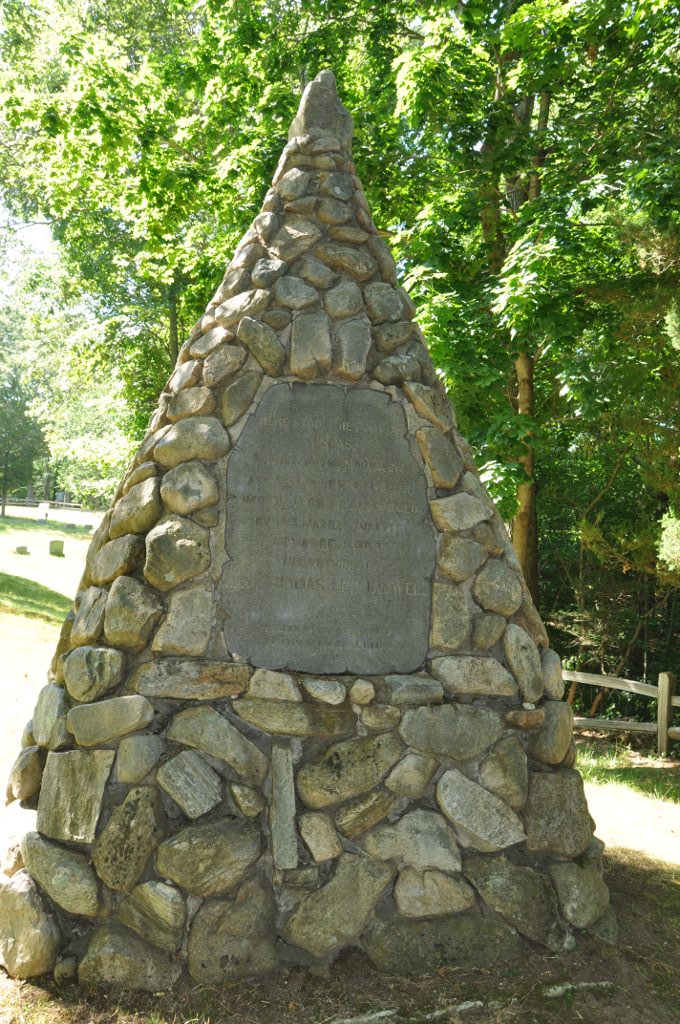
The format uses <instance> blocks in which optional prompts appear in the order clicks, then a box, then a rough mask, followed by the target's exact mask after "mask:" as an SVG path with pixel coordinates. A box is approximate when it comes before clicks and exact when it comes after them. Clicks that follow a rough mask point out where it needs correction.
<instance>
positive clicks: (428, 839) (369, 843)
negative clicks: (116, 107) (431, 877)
mask: <svg viewBox="0 0 680 1024" xmlns="http://www.w3.org/2000/svg"><path fill="white" fill-rule="evenodd" d="M361 845H362V847H363V849H364V850H365V851H366V853H368V854H369V856H371V857H377V858H378V860H392V861H394V862H395V863H396V864H398V865H399V866H404V865H409V866H410V867H413V868H416V869H417V870H418V871H425V870H427V869H436V870H437V871H447V872H449V873H455V872H457V871H460V865H461V861H460V851H459V850H458V844H457V842H456V837H455V835H454V833H453V830H452V829H451V828H450V826H449V825H448V824H447V822H446V821H445V819H444V818H443V817H442V816H441V814H439V813H438V812H437V811H429V810H425V809H424V808H418V809H417V810H415V811H409V813H408V814H405V815H404V816H403V817H402V818H400V819H399V821H397V822H396V823H395V824H394V825H381V826H380V827H379V828H377V829H375V831H373V832H371V833H370V834H369V835H367V836H365V837H364V839H363V840H362V843H361Z"/></svg>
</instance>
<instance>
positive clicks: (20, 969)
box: [0, 871, 61, 978]
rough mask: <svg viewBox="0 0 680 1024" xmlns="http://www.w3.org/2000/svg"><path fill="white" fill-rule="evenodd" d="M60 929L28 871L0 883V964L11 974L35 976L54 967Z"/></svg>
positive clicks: (15, 975)
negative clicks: (3, 883) (4, 882)
mask: <svg viewBox="0 0 680 1024" xmlns="http://www.w3.org/2000/svg"><path fill="white" fill-rule="evenodd" d="M60 945H61V929H60V928H59V925H58V923H57V920H56V918H55V917H54V916H53V914H51V913H50V911H49V909H48V906H47V904H46V902H45V900H44V899H43V898H42V896H41V895H40V893H39V892H38V887H37V886H36V884H35V882H34V881H33V879H32V878H31V876H30V875H29V874H27V873H26V872H25V871H19V872H17V874H16V875H14V876H13V877H12V878H11V879H10V881H9V882H7V883H6V884H5V885H0V965H2V966H3V967H4V968H5V970H6V971H7V973H8V974H9V975H10V977H12V978H34V977H36V976H37V975H39V974H46V973H47V971H51V970H52V968H53V967H54V964H55V961H56V959H57V954H58V952H59V947H60Z"/></svg>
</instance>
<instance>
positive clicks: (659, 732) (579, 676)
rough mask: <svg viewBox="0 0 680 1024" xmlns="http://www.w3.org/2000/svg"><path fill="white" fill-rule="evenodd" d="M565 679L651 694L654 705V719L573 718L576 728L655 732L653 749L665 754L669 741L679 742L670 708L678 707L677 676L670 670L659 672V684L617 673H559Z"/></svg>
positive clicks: (678, 732)
mask: <svg viewBox="0 0 680 1024" xmlns="http://www.w3.org/2000/svg"><path fill="white" fill-rule="evenodd" d="M562 676H563V677H564V679H566V680H567V681H568V682H572V683H585V684H586V686H602V687H604V688H605V689H607V690H626V691H627V692H628V693H637V694H639V695H640V696H642V697H651V698H652V700H655V701H656V702H657V704H656V722H631V721H629V720H627V719H623V718H578V717H575V718H574V728H575V729H602V730H609V731H612V732H648V733H656V748H657V751H658V752H659V754H662V755H664V756H665V755H667V754H668V750H669V747H670V745H671V743H673V742H674V741H680V727H678V726H673V725H671V722H672V721H673V709H674V708H680V696H678V697H676V696H675V684H676V677H675V676H674V675H673V673H672V672H660V673H659V685H658V686H652V685H651V684H650V683H638V682H636V681H635V680H634V679H619V678H618V677H617V676H597V675H593V674H592V673H590V672H569V671H567V670H565V671H564V672H563V673H562Z"/></svg>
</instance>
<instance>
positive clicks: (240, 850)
mask: <svg viewBox="0 0 680 1024" xmlns="http://www.w3.org/2000/svg"><path fill="white" fill-rule="evenodd" d="M260 850H261V835H260V829H259V826H258V825H257V824H256V822H254V821H243V820H242V819H233V818H220V819H219V820H218V821H211V822H208V823H206V824H201V825H188V826H187V827H186V828H184V829H182V830H181V831H180V832H177V833H176V835H174V836H172V837H171V838H170V839H166V840H165V842H163V843H161V845H160V846H159V847H158V853H157V854H156V871H157V873H158V874H159V875H161V876H162V877H164V878H169V879H170V880H171V881H173V882H176V883H177V885H180V886H181V887H182V888H183V889H186V890H187V891H188V892H190V893H193V894H194V895H195V896H201V897H203V898H206V897H208V896H219V895H221V894H222V893H225V892H229V890H230V889H233V888H234V887H235V886H236V885H238V883H239V882H240V881H241V879H242V878H243V877H244V876H245V874H246V872H247V871H248V869H249V867H250V866H251V864H253V863H254V862H255V861H256V860H257V858H258V857H259V856H260Z"/></svg>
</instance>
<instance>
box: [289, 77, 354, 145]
mask: <svg viewBox="0 0 680 1024" xmlns="http://www.w3.org/2000/svg"><path fill="white" fill-rule="evenodd" d="M352 128H353V125H352V115H351V114H350V112H349V110H347V108H346V107H344V106H343V105H342V103H341V102H340V98H339V96H338V90H337V87H336V84H335V75H334V74H333V72H332V71H321V72H320V73H319V74H318V75H317V76H316V78H315V79H314V81H313V82H310V83H309V84H308V85H307V87H306V88H305V91H304V92H303V94H302V99H301V100H300V107H299V110H298V112H297V114H296V115H295V117H294V118H293V121H292V123H291V126H290V128H289V130H288V138H289V139H293V138H295V137H296V136H299V135H317V134H324V135H333V136H335V138H337V139H339V140H340V142H341V144H342V145H343V146H346V147H347V149H350V148H351V146H352Z"/></svg>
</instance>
